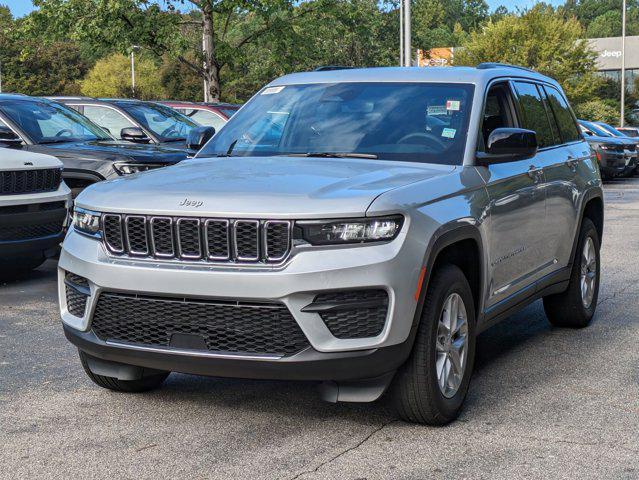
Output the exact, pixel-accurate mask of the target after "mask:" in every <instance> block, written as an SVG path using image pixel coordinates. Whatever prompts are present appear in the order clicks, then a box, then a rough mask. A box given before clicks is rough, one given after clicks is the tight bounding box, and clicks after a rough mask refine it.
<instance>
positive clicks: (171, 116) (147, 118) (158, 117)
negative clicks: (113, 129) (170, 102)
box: [118, 102, 198, 142]
mask: <svg viewBox="0 0 639 480" xmlns="http://www.w3.org/2000/svg"><path fill="white" fill-rule="evenodd" d="M118 106H119V107H120V108H122V109H124V110H125V111H126V112H127V113H128V114H129V115H131V116H132V117H133V118H134V119H135V120H136V121H137V122H138V123H139V124H140V125H142V126H143V127H144V128H145V129H147V130H149V131H151V132H153V134H154V135H155V136H157V137H158V138H159V139H160V141H161V142H178V141H182V140H186V137H187V136H188V134H189V132H190V131H191V129H192V128H194V127H197V126H198V125H197V123H195V122H194V121H192V120H190V119H189V118H187V117H186V116H184V115H182V114H181V113H178V112H176V111H175V110H173V109H172V108H170V107H165V106H164V105H158V104H155V103H142V102H139V103H138V102H122V103H120V104H119V105H118Z"/></svg>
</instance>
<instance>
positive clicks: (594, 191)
mask: <svg viewBox="0 0 639 480" xmlns="http://www.w3.org/2000/svg"><path fill="white" fill-rule="evenodd" d="M586 217H587V218H589V219H590V220H591V221H592V223H594V224H595V228H596V229H597V234H598V235H599V244H600V245H601V244H602V243H603V230H604V201H603V191H602V189H601V187H597V188H591V189H590V190H587V191H586V193H585V194H584V198H583V200H582V202H581V208H580V214H579V222H578V224H577V228H576V230H575V235H574V238H573V241H572V251H571V252H570V265H569V266H570V267H571V268H572V264H573V263H574V260H575V253H576V251H577V243H578V242H579V232H581V226H582V224H583V220H584V218H586Z"/></svg>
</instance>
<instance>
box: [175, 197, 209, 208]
mask: <svg viewBox="0 0 639 480" xmlns="http://www.w3.org/2000/svg"><path fill="white" fill-rule="evenodd" d="M178 205H179V206H180V207H195V208H198V207H201V206H202V205H204V202H203V201H201V200H189V199H188V198H185V199H184V200H182V201H181V202H180V203H179V204H178Z"/></svg>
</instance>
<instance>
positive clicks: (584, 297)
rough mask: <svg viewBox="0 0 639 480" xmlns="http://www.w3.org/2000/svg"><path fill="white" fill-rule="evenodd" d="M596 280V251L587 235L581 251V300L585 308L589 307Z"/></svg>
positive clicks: (593, 294)
mask: <svg viewBox="0 0 639 480" xmlns="http://www.w3.org/2000/svg"><path fill="white" fill-rule="evenodd" d="M596 280H597V253H596V252H595V243H594V242H593V241H592V237H587V238H586V241H585V243H584V248H583V251H582V253H581V282H580V285H581V302H582V303H583V306H584V307H585V308H590V305H591V304H592V299H593V298H594V296H595V282H596Z"/></svg>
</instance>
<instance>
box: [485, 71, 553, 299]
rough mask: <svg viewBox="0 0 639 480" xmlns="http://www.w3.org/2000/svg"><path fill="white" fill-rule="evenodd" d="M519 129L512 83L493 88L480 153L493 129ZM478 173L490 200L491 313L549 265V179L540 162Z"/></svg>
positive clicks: (494, 167) (495, 167)
mask: <svg viewBox="0 0 639 480" xmlns="http://www.w3.org/2000/svg"><path fill="white" fill-rule="evenodd" d="M519 126H520V121H519V119H518V116H517V113H516V109H515V99H514V96H513V94H512V91H511V88H510V85H509V83H507V82H505V83H500V84H497V85H494V86H492V87H491V88H490V90H489V92H488V95H487V98H486V103H485V111H484V116H483V122H482V131H481V137H482V138H481V139H480V145H479V148H480V149H483V148H484V145H485V144H486V142H487V140H488V136H489V135H490V133H491V132H492V131H493V130H494V129H496V128H502V127H519ZM478 168H479V169H480V170H481V173H482V174H483V175H484V178H485V179H486V182H487V184H486V188H487V191H488V196H489V198H490V204H489V211H488V212H487V217H488V222H489V223H488V225H489V231H490V233H489V238H488V249H489V259H490V265H489V268H490V272H489V281H490V283H489V290H488V298H487V299H486V306H487V308H490V307H492V306H494V305H495V304H497V303H498V302H500V301H502V300H504V299H506V298H508V297H509V296H511V295H513V294H515V293H517V292H519V291H521V290H523V289H525V288H526V287H529V286H530V285H532V284H533V283H534V281H535V280H536V279H538V278H539V276H538V272H539V271H540V270H543V268H544V265H545V264H546V263H547V260H546V257H547V254H546V251H545V250H546V249H545V245H544V233H543V229H544V222H545V220H546V194H545V188H544V182H545V179H544V174H543V169H542V168H541V167H540V165H539V164H538V160H537V158H536V157H535V158H532V159H528V160H520V161H516V162H510V163H502V164H493V165H490V166H488V167H478Z"/></svg>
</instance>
